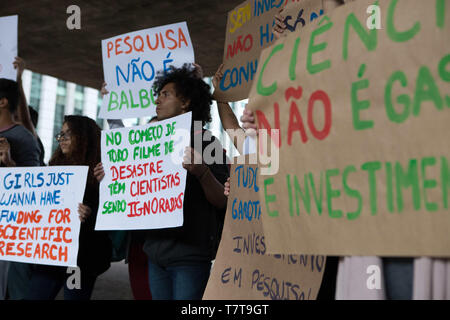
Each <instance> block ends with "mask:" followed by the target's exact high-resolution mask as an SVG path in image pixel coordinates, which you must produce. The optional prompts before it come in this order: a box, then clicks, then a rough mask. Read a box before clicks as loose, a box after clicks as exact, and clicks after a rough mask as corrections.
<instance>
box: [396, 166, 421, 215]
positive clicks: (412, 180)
mask: <svg viewBox="0 0 450 320" xmlns="http://www.w3.org/2000/svg"><path fill="white" fill-rule="evenodd" d="M395 179H396V183H397V208H398V212H402V211H403V193H402V188H408V187H411V189H412V199H413V205H414V209H416V210H418V209H420V188H419V174H418V170H417V160H416V159H411V160H410V161H409V164H408V171H407V172H406V173H405V172H404V171H403V168H402V166H401V164H400V163H398V162H397V163H396V164H395Z"/></svg>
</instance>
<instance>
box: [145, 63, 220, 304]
mask: <svg viewBox="0 0 450 320" xmlns="http://www.w3.org/2000/svg"><path fill="white" fill-rule="evenodd" d="M153 89H154V92H155V93H156V94H157V96H158V98H157V99H156V102H155V103H156V114H157V119H158V121H161V120H165V119H168V118H171V117H174V116H178V115H181V114H183V113H186V112H192V121H193V126H192V127H193V128H202V129H201V130H194V129H193V130H191V147H188V148H186V151H185V156H184V161H183V167H184V168H185V169H186V170H187V171H188V172H187V177H186V189H185V196H184V207H183V218H184V220H183V221H184V223H183V226H182V227H178V228H168V229H156V230H150V231H148V233H147V236H146V240H145V243H144V251H145V253H146V254H147V256H148V260H149V283H150V291H151V293H152V298H153V299H155V300H158V299H164V300H172V299H175V300H179V299H182V300H196V299H201V298H202V295H203V291H204V289H205V287H206V284H207V281H208V278H209V274H210V269H211V260H213V259H214V257H215V253H216V249H217V245H218V241H219V240H220V233H221V227H222V225H223V219H224V216H225V208H226V201H227V199H226V197H225V196H224V193H223V191H224V183H225V181H226V180H227V178H228V176H229V170H228V166H227V164H226V155H225V152H224V151H223V149H222V147H221V146H220V142H219V141H218V140H217V139H216V138H214V137H212V136H211V135H210V133H209V132H208V131H206V130H204V129H203V126H204V125H205V124H206V123H208V122H210V121H211V112H210V109H211V103H212V96H211V93H210V87H209V85H207V84H206V83H205V82H204V81H203V80H202V79H201V78H200V77H198V73H197V71H196V70H195V69H193V68H191V67H190V66H189V65H187V64H185V65H184V66H183V67H181V68H173V67H172V68H171V69H170V70H169V71H167V72H165V73H159V74H158V77H157V79H156V81H155V82H154V85H153ZM198 135H201V136H200V137H201V138H202V139H198V138H199V136H198ZM206 135H209V136H211V138H212V139H211V141H204V140H207V139H204V137H205V136H206ZM193 141H202V143H200V144H198V143H193ZM197 144H198V145H197ZM211 144H215V145H214V146H215V148H214V149H213V150H220V153H221V154H220V155H216V154H213V155H212V158H213V159H220V161H213V162H211V161H207V160H206V159H204V158H203V157H202V155H203V153H204V150H205V149H206V148H208V146H209V145H211ZM192 145H193V147H192ZM218 146H219V148H218ZM208 149H210V147H209V148H208ZM216 152H217V151H216Z"/></svg>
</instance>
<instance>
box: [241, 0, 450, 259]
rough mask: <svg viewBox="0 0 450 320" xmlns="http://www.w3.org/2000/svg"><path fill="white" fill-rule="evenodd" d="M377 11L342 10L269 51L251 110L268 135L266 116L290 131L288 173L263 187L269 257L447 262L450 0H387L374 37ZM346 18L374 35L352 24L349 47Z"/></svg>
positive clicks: (264, 180)
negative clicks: (365, 257) (403, 258)
mask: <svg viewBox="0 0 450 320" xmlns="http://www.w3.org/2000/svg"><path fill="white" fill-rule="evenodd" d="M373 4H374V1H366V0H358V1H355V2H351V3H349V4H346V5H344V6H341V7H338V8H337V9H335V10H333V11H332V12H330V13H329V14H328V16H323V17H321V19H320V21H317V22H314V23H312V24H310V25H308V26H306V27H305V28H303V29H301V30H300V31H299V32H296V33H294V34H290V35H288V36H287V37H286V38H283V39H280V40H278V41H276V42H275V43H274V44H273V45H272V46H271V47H268V48H266V49H265V50H263V52H262V54H261V57H260V64H259V67H258V71H257V74H256V75H255V81H254V82H253V85H252V90H251V93H250V99H249V108H251V109H252V110H254V111H255V113H256V117H257V122H259V123H260V129H261V128H264V126H262V125H261V124H262V123H263V121H262V120H263V119H264V117H265V118H266V119H267V122H268V123H269V124H270V125H271V127H272V128H274V127H275V126H276V123H277V121H278V122H279V124H280V125H279V127H280V129H281V131H280V132H281V147H280V164H279V168H280V169H279V171H278V173H277V174H276V175H274V176H261V177H260V180H259V184H260V186H261V189H262V191H263V192H260V199H261V202H262V209H263V214H262V216H263V217H262V221H263V227H264V234H265V236H266V244H267V250H268V252H284V253H288V252H304V253H305V254H329V255H385V256H450V237H449V234H450V212H449V209H448V208H449V206H450V204H449V202H450V199H449V196H448V189H449V187H448V186H447V183H446V182H445V183H443V182H442V180H443V178H442V177H445V180H447V177H448V172H447V171H448V170H447V169H448V167H449V166H450V165H449V163H450V149H449V147H448V141H449V140H450V131H449V130H448V126H449V125H448V124H449V123H450V86H449V82H450V41H449V36H450V1H448V0H437V1H422V0H399V1H394V0H391V1H389V0H379V1H378V4H379V6H380V9H381V22H382V25H381V29H380V30H376V29H375V30H374V31H370V30H369V29H368V28H367V26H366V21H367V19H368V18H369V17H370V15H369V14H368V13H367V8H368V7H369V6H370V5H373ZM391 18H392V19H391ZM349 21H353V22H355V24H354V25H359V26H360V28H359V29H358V28H356V29H358V30H359V32H360V33H361V34H364V35H365V37H366V38H367V39H372V40H371V41H370V40H367V41H366V42H364V41H362V40H361V38H360V37H359V36H358V35H357V32H356V31H355V30H356V29H355V28H353V27H350V28H349V30H350V31H349V33H348V35H349V36H348V39H349V40H348V46H347V42H346V41H345V37H344V34H345V27H346V25H347V26H348V25H349V24H346V22H349ZM356 21H359V24H358V23H356ZM411 35H412V36H411ZM297 45H298V47H297V48H298V51H297V52H295V51H294V48H295V47H296V46H297ZM346 48H348V49H346ZM308 52H309V53H310V54H309V57H310V59H309V60H308ZM345 54H346V56H345ZM269 57H270V59H269ZM308 63H309V64H308ZM290 67H291V68H290ZM261 73H262V76H261V78H260V75H261ZM389 83H391V84H392V86H389V85H388V84H389ZM274 88H275V90H272V89H274ZM288 88H293V89H291V90H290V91H288V90H287V89H288ZM294 91H296V95H297V97H296V96H295V95H292V93H294ZM286 94H288V95H286ZM299 96H300V97H299ZM352 96H353V99H352ZM286 97H288V99H286ZM311 101H312V102H314V101H315V102H314V103H310V102H311ZM328 102H329V103H328ZM326 105H327V106H328V107H325V106H326ZM405 105H406V106H407V107H406V108H405ZM277 109H278V112H277ZM296 110H298V112H297V113H296V112H295V111H296ZM308 110H310V112H309V113H308ZM327 110H328V113H327V112H326V111H327ZM352 110H353V111H352ZM388 110H390V113H388ZM405 110H406V111H405ZM291 111H292V112H291ZM414 112H415V113H414ZM325 114H328V115H329V117H328V118H326V117H325V116H324V115H325ZM263 115H264V117H263ZM355 115H357V116H355ZM392 115H394V116H392ZM311 119H312V120H313V121H310V120H311ZM327 119H328V120H327ZM311 123H312V124H313V125H311ZM326 124H328V125H329V126H328V127H327V126H326ZM289 128H291V129H292V130H291V133H292V135H291V140H290V141H289V138H288V137H289V136H288V132H289ZM303 128H304V131H303V130H302V129H303ZM326 128H328V129H326ZM409 169H410V170H411V171H410V173H411V176H410V178H404V176H406V174H405V173H407V172H408V170H409ZM294 176H296V177H297V181H298V186H299V187H300V189H299V188H297V190H298V191H300V190H301V192H303V193H305V192H306V190H305V177H306V181H307V184H308V186H309V192H310V194H309V197H305V199H306V198H308V199H309V201H310V203H309V204H310V208H309V209H310V210H309V212H308V210H307V205H306V206H305V203H306V204H307V202H308V201H306V202H305V201H303V200H302V197H301V194H300V193H299V192H297V196H296V194H295V179H294ZM311 177H312V178H313V181H314V187H315V190H316V198H314V193H313V192H312V190H313V188H312V187H311V183H310V181H311ZM374 177H375V179H376V182H374V183H372V184H371V183H370V181H374V180H373V178H374ZM371 178H372V180H371ZM271 179H273V180H271ZM321 179H322V180H321ZM321 181H322V185H321ZM398 181H406V182H408V181H409V182H411V183H412V185H411V186H409V187H407V186H403V184H401V183H397V182H398ZM289 186H290V188H289ZM320 186H322V187H321V188H320ZM374 186H376V188H374ZM319 190H322V197H320V192H319ZM400 195H401V196H400ZM297 199H298V209H299V211H298V213H297ZM359 209H361V210H359Z"/></svg>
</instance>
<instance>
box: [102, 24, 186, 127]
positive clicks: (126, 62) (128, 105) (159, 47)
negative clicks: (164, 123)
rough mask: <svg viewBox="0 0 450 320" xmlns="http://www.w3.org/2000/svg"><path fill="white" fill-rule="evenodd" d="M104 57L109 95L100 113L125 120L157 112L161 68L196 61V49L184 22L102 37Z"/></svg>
mask: <svg viewBox="0 0 450 320" xmlns="http://www.w3.org/2000/svg"><path fill="white" fill-rule="evenodd" d="M102 57H103V73H104V78H105V82H106V84H107V89H108V91H109V94H107V95H105V96H104V98H103V104H102V107H101V109H100V112H99V115H98V116H99V118H104V119H124V118H135V117H143V116H153V115H155V114H156V105H155V100H156V97H155V96H154V93H153V90H152V86H153V81H154V80H155V77H156V75H157V73H158V71H163V70H168V69H169V67H170V66H171V65H173V66H175V67H181V66H182V65H183V64H184V63H192V62H194V49H193V47H192V42H191V38H190V36H189V31H188V29H187V24H186V22H180V23H174V24H170V25H165V26H160V27H155V28H150V29H145V30H140V31H135V32H130V33H127V34H123V35H119V36H116V37H113V38H109V39H106V40H102Z"/></svg>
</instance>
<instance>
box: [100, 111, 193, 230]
mask: <svg viewBox="0 0 450 320" xmlns="http://www.w3.org/2000/svg"><path fill="white" fill-rule="evenodd" d="M191 117H192V113H191V112H189V113H186V114H183V115H180V116H177V117H173V118H170V119H167V120H164V121H159V122H156V123H151V124H147V125H143V126H136V127H131V128H120V129H115V130H103V131H102V142H101V143H102V147H101V148H102V163H103V168H104V170H105V177H104V178H103V180H102V182H101V183H100V206H99V209H98V215H97V223H96V226H95V229H96V230H137V229H159V228H171V227H179V226H181V225H183V203H184V189H185V186H186V169H184V168H183V167H182V162H183V154H184V150H185V148H186V147H188V146H189V145H190V130H191Z"/></svg>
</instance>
